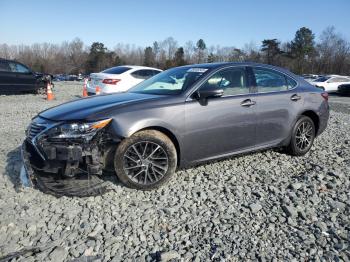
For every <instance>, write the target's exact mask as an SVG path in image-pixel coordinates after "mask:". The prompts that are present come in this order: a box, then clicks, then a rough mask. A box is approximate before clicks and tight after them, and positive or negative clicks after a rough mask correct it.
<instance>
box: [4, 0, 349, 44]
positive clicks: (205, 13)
mask: <svg viewBox="0 0 350 262" xmlns="http://www.w3.org/2000/svg"><path fill="white" fill-rule="evenodd" d="M349 12H350V0H332V1H326V0H324V1H322V0H319V1H316V0H293V1H292V0H290V1H277V0H276V1H274V0H261V1H259V0H242V1H239V0H237V1H234V0H231V1H230V0H215V1H214V0H207V1H204V0H202V1H200V0H192V1H191V0H176V1H174V0H173V1H167V0H163V1H160V0H144V1H142V0H134V1H131V0H129V1H125V0H124V1H106V0H105V1H93V0H91V1H82V0H75V1H68V0H60V1H58V0H57V1H54V0H51V1H41V0H37V1H36V0H32V1H25V0H22V1H19V0H0V43H7V44H32V43H38V42H39V43H41V42H50V43H61V42H62V41H64V40H72V39H74V38H75V37H79V38H80V39H82V40H83V41H84V42H85V44H87V45H90V44H91V43H92V42H95V41H99V42H103V43H104V44H105V45H106V46H107V47H109V48H113V47H114V46H115V45H116V44H117V43H130V44H135V45H140V46H147V45H152V43H153V41H155V40H163V39H165V38H166V37H168V36H172V37H174V38H175V39H176V40H177V41H178V42H179V44H180V45H183V44H184V43H185V42H186V41H188V40H192V41H194V42H196V41H197V40H198V39H199V38H203V39H204V40H205V42H206V43H207V45H208V46H209V45H221V46H236V47H242V46H243V45H244V44H245V43H249V42H255V44H258V45H260V42H261V41H262V40H263V39H266V38H277V39H279V40H281V41H289V40H291V39H292V38H293V37H294V34H295V31H296V30H297V29H298V28H300V27H302V26H306V27H309V28H310V29H311V30H312V31H313V32H314V33H315V34H316V36H318V35H319V34H320V33H321V32H322V30H323V29H325V28H326V27H327V26H332V25H333V26H335V28H336V30H337V32H340V33H341V34H343V36H345V37H346V38H347V39H348V40H350V18H349Z"/></svg>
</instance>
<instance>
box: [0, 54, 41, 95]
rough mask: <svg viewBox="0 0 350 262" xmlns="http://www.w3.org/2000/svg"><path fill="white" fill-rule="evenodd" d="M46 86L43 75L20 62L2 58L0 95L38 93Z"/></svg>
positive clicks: (0, 65)
mask: <svg viewBox="0 0 350 262" xmlns="http://www.w3.org/2000/svg"><path fill="white" fill-rule="evenodd" d="M44 85H45V81H44V80H43V74H39V73H35V72H33V71H32V70H30V69H29V68H28V67H27V66H26V65H24V64H21V63H19V62H16V61H13V60H5V59H1V58H0V94H9V93H21V92H37V91H39V89H41V88H43V87H44Z"/></svg>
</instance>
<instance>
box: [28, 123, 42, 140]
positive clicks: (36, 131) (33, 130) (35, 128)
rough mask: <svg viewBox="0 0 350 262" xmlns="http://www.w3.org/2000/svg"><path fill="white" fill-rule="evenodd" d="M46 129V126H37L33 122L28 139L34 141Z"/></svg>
mask: <svg viewBox="0 0 350 262" xmlns="http://www.w3.org/2000/svg"><path fill="white" fill-rule="evenodd" d="M45 128H46V126H45V125H42V124H37V123H35V122H32V123H31V124H30V125H29V127H28V130H27V138H28V139H30V140H32V139H33V138H34V137H35V136H36V135H38V134H39V133H40V132H42V131H43V130H44V129H45Z"/></svg>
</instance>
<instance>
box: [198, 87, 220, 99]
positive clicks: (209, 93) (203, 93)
mask: <svg viewBox="0 0 350 262" xmlns="http://www.w3.org/2000/svg"><path fill="white" fill-rule="evenodd" d="M197 95H198V98H200V99H207V98H210V97H220V96H223V95H224V89H217V88H205V87H204V88H201V89H200V90H198V91H197Z"/></svg>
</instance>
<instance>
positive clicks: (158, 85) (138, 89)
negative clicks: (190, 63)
mask: <svg viewBox="0 0 350 262" xmlns="http://www.w3.org/2000/svg"><path fill="white" fill-rule="evenodd" d="M207 70H208V68H204V67H175V68H172V69H169V70H166V71H164V72H161V73H159V74H157V75H155V76H153V77H151V78H149V79H147V80H145V81H143V82H141V83H140V84H138V85H136V86H135V87H133V88H131V89H130V90H129V92H131V93H142V94H157V95H177V94H181V93H182V92H183V91H185V90H187V89H188V88H190V87H191V86H192V85H193V84H194V83H195V82H197V81H198V80H199V79H200V78H201V77H202V76H203V75H204V74H205V72H207Z"/></svg>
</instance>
